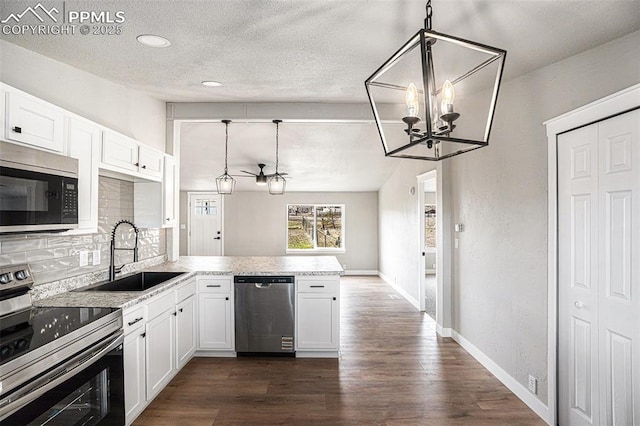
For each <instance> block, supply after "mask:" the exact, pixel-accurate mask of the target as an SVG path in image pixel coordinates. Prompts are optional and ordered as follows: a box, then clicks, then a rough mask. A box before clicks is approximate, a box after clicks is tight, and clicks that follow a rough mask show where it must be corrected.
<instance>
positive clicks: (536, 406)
mask: <svg viewBox="0 0 640 426" xmlns="http://www.w3.org/2000/svg"><path fill="white" fill-rule="evenodd" d="M449 330H450V332H451V337H453V339H454V340H455V341H456V342H458V344H459V345H460V346H462V347H463V348H464V350H466V351H467V352H469V354H471V356H473V357H474V358H475V359H476V360H477V361H478V362H479V363H480V364H482V365H483V366H484V368H486V369H487V370H489V372H490V373H491V374H493V375H494V376H495V377H496V378H497V379H498V380H500V381H501V382H502V384H503V385H505V386H506V387H507V388H509V390H510V391H511V392H513V393H514V394H515V395H516V396H517V397H518V398H520V399H521V400H522V402H524V403H525V404H527V405H528V406H529V408H531V409H532V410H533V412H534V413H536V414H537V415H538V416H540V418H542V420H544V421H545V422H547V419H548V418H549V407H547V406H546V405H544V403H542V402H541V401H540V400H539V399H538V398H536V397H535V395H533V394H532V393H531V392H529V390H528V389H527V388H525V387H524V386H523V385H521V384H520V382H518V381H517V380H516V379H514V378H513V377H512V376H511V375H509V373H507V372H506V371H504V370H503V369H502V367H500V366H499V365H498V364H496V363H495V362H494V361H493V360H492V359H491V358H489V357H488V356H487V355H485V354H484V352H482V351H481V350H480V349H478V348H477V347H476V346H475V345H474V344H473V343H471V342H469V341H468V340H467V339H465V338H464V337H463V336H461V335H460V333H458V332H457V331H456V330H451V329H449Z"/></svg>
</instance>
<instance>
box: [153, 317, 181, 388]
mask: <svg viewBox="0 0 640 426" xmlns="http://www.w3.org/2000/svg"><path fill="white" fill-rule="evenodd" d="M174 309H175V308H174ZM174 309H171V310H169V311H166V312H164V313H162V314H160V315H158V316H157V317H156V318H154V319H152V320H151V321H149V322H148V323H147V337H146V340H147V347H146V349H147V353H146V359H147V400H152V399H153V398H154V397H155V396H156V395H157V394H158V393H160V391H161V390H162V388H164V386H165V385H166V384H167V383H169V380H170V379H171V377H172V374H173V370H174V368H175V341H176V339H175V319H174V318H175V316H174V314H175V311H174Z"/></svg>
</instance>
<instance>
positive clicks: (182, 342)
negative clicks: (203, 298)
mask: <svg viewBox="0 0 640 426" xmlns="http://www.w3.org/2000/svg"><path fill="white" fill-rule="evenodd" d="M176 311H177V315H176V364H177V368H178V370H179V369H181V368H182V367H183V366H184V365H185V364H186V363H187V362H189V360H190V359H191V356H192V355H193V354H194V353H195V351H196V296H195V295H193V296H191V297H188V298H187V299H186V300H183V301H182V302H180V303H178V305H177V306H176Z"/></svg>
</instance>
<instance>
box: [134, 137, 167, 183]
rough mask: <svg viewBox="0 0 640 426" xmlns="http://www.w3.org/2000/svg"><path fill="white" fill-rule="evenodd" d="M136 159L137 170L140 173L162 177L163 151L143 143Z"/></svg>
mask: <svg viewBox="0 0 640 426" xmlns="http://www.w3.org/2000/svg"><path fill="white" fill-rule="evenodd" d="M138 161H139V165H138V171H139V172H140V173H143V174H145V175H149V176H153V177H156V178H160V179H162V169H163V165H164V153H162V152H160V151H156V150H155V149H152V148H149V147H146V146H144V145H140V147H139V151H138Z"/></svg>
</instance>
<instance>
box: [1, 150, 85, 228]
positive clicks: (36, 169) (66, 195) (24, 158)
mask: <svg viewBox="0 0 640 426" xmlns="http://www.w3.org/2000/svg"><path fill="white" fill-rule="evenodd" d="M77 227H78V160H76V159H74V158H70V157H65V156H62V155H58V154H53V153H50V152H46V151H41V150H37V149H33V148H27V147H24V146H21V145H16V144H12V143H8V142H1V141H0V234H1V233H14V232H40V231H64V230H67V229H73V228H77Z"/></svg>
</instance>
